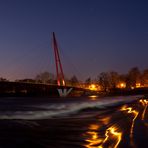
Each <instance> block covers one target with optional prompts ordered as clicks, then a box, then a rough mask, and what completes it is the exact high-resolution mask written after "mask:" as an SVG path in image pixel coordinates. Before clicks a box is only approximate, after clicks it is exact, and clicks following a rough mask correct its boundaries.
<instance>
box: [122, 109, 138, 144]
mask: <svg viewBox="0 0 148 148" xmlns="http://www.w3.org/2000/svg"><path fill="white" fill-rule="evenodd" d="M121 111H127V113H129V114H133V115H134V118H133V120H132V125H131V129H130V139H131V141H130V142H131V145H132V146H134V142H133V131H134V125H135V120H136V118H137V116H138V114H139V112H138V111H136V110H133V109H132V107H126V106H123V107H122V108H121Z"/></svg>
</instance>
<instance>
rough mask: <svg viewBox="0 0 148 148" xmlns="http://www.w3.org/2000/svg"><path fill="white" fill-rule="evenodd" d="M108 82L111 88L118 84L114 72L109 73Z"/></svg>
mask: <svg viewBox="0 0 148 148" xmlns="http://www.w3.org/2000/svg"><path fill="white" fill-rule="evenodd" d="M109 82H110V87H111V88H116V87H117V84H118V83H119V74H118V73H117V72H115V71H111V72H110V73H109Z"/></svg>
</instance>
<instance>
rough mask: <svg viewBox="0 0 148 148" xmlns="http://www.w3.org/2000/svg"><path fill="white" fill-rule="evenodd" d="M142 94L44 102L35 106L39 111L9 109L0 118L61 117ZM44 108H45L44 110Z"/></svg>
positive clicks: (131, 98)
mask: <svg viewBox="0 0 148 148" xmlns="http://www.w3.org/2000/svg"><path fill="white" fill-rule="evenodd" d="M140 97H142V96H140V95H139V96H120V97H114V98H112V97H105V98H101V99H99V100H96V101H83V102H72V103H65V104H64V103H60V104H45V105H40V106H36V107H38V108H40V109H43V110H39V111H11V112H10V111H9V112H3V113H1V114H0V119H1V120H2V119H26V120H27V119H28V120H38V119H49V118H51V117H61V116H63V115H68V114H71V113H75V112H78V111H80V110H82V109H86V108H94V107H95V108H107V107H108V106H116V105H119V104H121V105H122V104H125V103H129V102H132V101H134V100H137V99H139V98H140ZM45 109H46V110H45Z"/></svg>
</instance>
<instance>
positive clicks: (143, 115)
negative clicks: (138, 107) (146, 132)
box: [139, 99, 148, 120]
mask: <svg viewBox="0 0 148 148" xmlns="http://www.w3.org/2000/svg"><path fill="white" fill-rule="evenodd" d="M139 102H140V103H141V104H142V105H143V106H144V110H143V113H142V120H144V118H145V113H146V110H147V106H148V101H147V100H146V99H144V100H143V99H140V100H139Z"/></svg>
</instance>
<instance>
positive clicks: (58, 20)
mask: <svg viewBox="0 0 148 148" xmlns="http://www.w3.org/2000/svg"><path fill="white" fill-rule="evenodd" d="M52 32H55V34H56V38H57V41H58V43H59V48H60V54H61V60H62V64H63V69H64V73H65V75H66V76H67V77H71V76H72V75H73V74H74V75H76V76H77V77H78V79H81V80H85V79H86V78H88V77H89V76H90V77H92V78H95V77H96V76H97V75H98V74H99V73H100V72H106V71H111V70H114V71H117V72H118V73H127V72H128V70H129V69H130V68H132V67H135V66H138V67H139V68H140V70H143V69H146V68H148V1H147V0H145V1H143V0H0V77H4V78H7V79H9V80H15V79H23V78H34V77H35V76H36V75H37V74H39V73H41V72H44V71H48V72H51V73H55V62H54V58H53V49H52Z"/></svg>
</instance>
